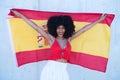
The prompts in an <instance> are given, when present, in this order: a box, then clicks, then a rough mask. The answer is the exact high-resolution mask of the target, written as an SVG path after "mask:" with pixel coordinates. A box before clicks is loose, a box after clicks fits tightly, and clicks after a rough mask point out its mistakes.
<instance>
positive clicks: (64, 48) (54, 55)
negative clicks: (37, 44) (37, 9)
mask: <svg viewBox="0 0 120 80" xmlns="http://www.w3.org/2000/svg"><path fill="white" fill-rule="evenodd" d="M12 12H13V13H14V14H15V15H17V16H18V17H21V18H22V19H23V20H24V21H25V22H26V23H28V24H29V25H31V27H33V28H34V29H35V30H36V31H37V32H38V33H40V34H41V35H42V36H44V37H45V38H46V39H47V40H48V43H49V46H50V51H51V57H50V59H51V60H56V61H57V62H54V61H49V62H48V63H47V65H46V66H45V67H44V69H43V71H42V73H41V77H40V79H41V80H69V77H68V74H67V71H66V65H67V64H65V63H67V62H69V59H70V56H69V54H70V52H71V45H70V42H71V41H72V40H73V39H75V38H76V37H78V36H79V35H81V34H82V33H83V32H85V31H87V30H89V29H90V28H92V27H93V26H94V25H96V24H97V23H99V22H101V21H102V20H104V19H105V17H106V15H105V14H103V15H102V16H101V17H100V18H99V19H98V20H96V21H94V22H92V23H90V24H88V25H85V26H84V27H83V28H82V29H80V30H78V31H77V32H75V30H74V28H75V26H74V24H73V20H72V18H71V17H70V16H67V15H60V16H52V17H50V18H49V19H48V22H47V28H48V33H47V32H45V31H44V30H43V29H42V28H40V27H39V26H38V25H37V24H35V23H34V22H33V21H31V20H29V19H28V18H27V17H25V16H24V15H23V14H21V13H19V12H18V11H15V10H12ZM59 62H63V63H59ZM54 68H55V70H53V69H54ZM56 70H57V71H56Z"/></svg>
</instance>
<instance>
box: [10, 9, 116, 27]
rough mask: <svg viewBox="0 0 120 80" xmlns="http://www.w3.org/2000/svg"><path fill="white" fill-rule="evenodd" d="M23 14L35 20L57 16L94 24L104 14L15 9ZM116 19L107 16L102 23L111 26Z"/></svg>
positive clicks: (112, 16)
mask: <svg viewBox="0 0 120 80" xmlns="http://www.w3.org/2000/svg"><path fill="white" fill-rule="evenodd" d="M13 10H17V11H19V12H21V13H22V14H24V15H25V16H26V17H28V18H30V19H35V20H47V19H48V18H49V17H50V16H55V15H70V16H71V17H72V19H73V20H74V21H81V22H93V21H95V20H97V19H98V18H99V17H100V16H101V14H102V13H72V12H71V13H70V12H69V13H68V12H47V11H35V10H26V9H13ZM9 15H12V16H14V17H17V16H16V15H14V14H13V13H12V12H10V13H9ZM113 18H114V15H113V14H107V17H106V19H105V20H103V21H102V22H100V23H104V24H107V25H109V26H110V24H111V22H112V20H113Z"/></svg>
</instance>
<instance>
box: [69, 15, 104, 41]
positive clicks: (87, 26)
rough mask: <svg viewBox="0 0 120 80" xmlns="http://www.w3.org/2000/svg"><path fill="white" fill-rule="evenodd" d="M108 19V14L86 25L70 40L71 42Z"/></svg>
mask: <svg viewBox="0 0 120 80" xmlns="http://www.w3.org/2000/svg"><path fill="white" fill-rule="evenodd" d="M105 17H106V14H102V15H101V17H100V18H99V19H98V20H96V21H94V22H92V23H90V24H88V25H85V26H84V27H83V28H82V29H80V30H78V31H77V32H76V33H75V34H74V35H73V36H72V37H71V38H70V41H71V40H73V39H74V38H76V37H78V36H79V35H81V34H82V33H84V32H85V31H87V30H89V29H90V28H92V27H93V26H95V25H96V24H97V23H99V22H101V21H102V20H104V19H105Z"/></svg>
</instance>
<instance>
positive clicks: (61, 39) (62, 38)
mask: <svg viewBox="0 0 120 80" xmlns="http://www.w3.org/2000/svg"><path fill="white" fill-rule="evenodd" d="M57 39H61V40H63V39H65V38H64V37H57Z"/></svg>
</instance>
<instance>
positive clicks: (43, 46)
mask: <svg viewBox="0 0 120 80" xmlns="http://www.w3.org/2000/svg"><path fill="white" fill-rule="evenodd" d="M14 10H17V11H19V12H20V13H22V14H23V15H25V16H26V17H27V18H29V19H31V20H32V21H34V22H35V23H36V24H37V25H39V26H40V27H41V28H43V29H44V30H45V31H47V28H46V22H47V20H48V18H49V17H50V16H54V15H69V16H71V17H72V19H73V21H74V24H75V26H76V27H75V30H76V31H77V30H79V29H81V28H82V27H83V26H84V25H86V24H89V23H91V22H93V21H95V20H97V19H98V18H99V17H100V16H101V13H67V12H46V11H36V10H26V9H14ZM9 15H11V16H13V17H12V18H9V24H10V29H11V33H12V40H13V44H14V50H15V55H16V59H17V63H18V66H21V65H23V64H27V63H32V62H37V61H41V60H49V57H50V55H51V54H50V53H49V46H48V44H47V41H46V39H45V38H44V37H43V36H42V35H41V34H39V33H38V32H36V31H35V30H34V29H33V28H32V27H29V25H28V24H27V23H25V22H24V21H23V20H22V19H21V18H19V17H17V16H15V15H14V14H12V12H10V13H9ZM113 18H114V15H113V14H107V16H106V18H105V20H103V21H102V22H100V23H98V24H96V25H95V26H94V27H92V28H91V29H90V30H88V31H86V32H84V33H83V34H82V35H80V36H79V37H77V38H76V39H74V40H73V41H72V42H71V45H72V51H71V54H70V62H69V63H71V64H76V65H80V66H83V67H86V68H89V69H93V70H97V71H102V72H105V71H106V66H107V62H108V56H109V47H110V34H111V31H110V24H111V23H112V21H113Z"/></svg>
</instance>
